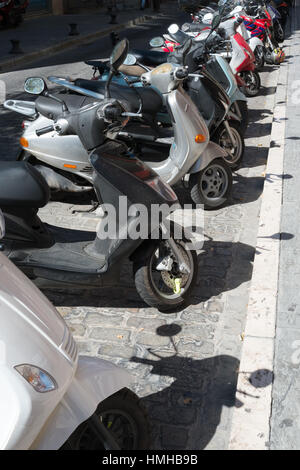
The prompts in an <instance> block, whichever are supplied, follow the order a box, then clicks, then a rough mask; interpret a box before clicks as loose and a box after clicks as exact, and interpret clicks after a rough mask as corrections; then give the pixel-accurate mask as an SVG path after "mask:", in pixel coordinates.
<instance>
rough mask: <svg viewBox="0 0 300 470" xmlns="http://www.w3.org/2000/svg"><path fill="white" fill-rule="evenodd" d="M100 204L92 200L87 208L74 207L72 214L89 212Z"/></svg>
mask: <svg viewBox="0 0 300 470" xmlns="http://www.w3.org/2000/svg"><path fill="white" fill-rule="evenodd" d="M99 206H100V204H99V202H95V201H92V207H91V208H90V209H87V210H78V209H74V210H73V211H72V214H90V213H91V212H94V211H95V210H96V209H98V207H99Z"/></svg>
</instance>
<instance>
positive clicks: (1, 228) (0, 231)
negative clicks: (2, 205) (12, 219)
mask: <svg viewBox="0 0 300 470" xmlns="http://www.w3.org/2000/svg"><path fill="white" fill-rule="evenodd" d="M4 235H5V220H4V215H3V213H2V211H1V209H0V239H1V238H3V237H4Z"/></svg>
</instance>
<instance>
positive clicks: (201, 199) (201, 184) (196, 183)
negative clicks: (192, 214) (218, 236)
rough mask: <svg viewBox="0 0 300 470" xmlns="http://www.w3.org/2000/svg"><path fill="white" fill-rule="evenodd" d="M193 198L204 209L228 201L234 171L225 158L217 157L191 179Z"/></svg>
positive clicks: (218, 205) (215, 207) (221, 204)
mask: <svg viewBox="0 0 300 470" xmlns="http://www.w3.org/2000/svg"><path fill="white" fill-rule="evenodd" d="M189 185H190V189H191V198H192V200H193V201H194V203H195V204H202V205H204V209H217V208H220V207H222V206H223V205H224V204H226V202H227V201H228V199H229V197H230V195H231V189H232V172H231V169H230V167H229V166H228V163H227V162H226V161H225V160H224V159H223V158H216V159H215V160H213V161H212V162H211V163H210V164H209V165H207V167H206V168H204V170H201V171H199V172H198V173H194V174H192V175H191V176H190V181H189Z"/></svg>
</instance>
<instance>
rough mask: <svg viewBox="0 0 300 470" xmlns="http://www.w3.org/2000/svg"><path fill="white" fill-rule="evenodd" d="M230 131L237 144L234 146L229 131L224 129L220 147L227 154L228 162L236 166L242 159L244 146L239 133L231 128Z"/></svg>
mask: <svg viewBox="0 0 300 470" xmlns="http://www.w3.org/2000/svg"><path fill="white" fill-rule="evenodd" d="M230 129H231V134H232V136H233V140H234V143H235V144H234V145H232V142H231V139H230V136H229V134H228V132H227V129H223V131H222V133H221V135H220V139H219V145H220V147H222V148H223V149H224V150H226V152H227V157H226V161H227V162H228V163H229V164H234V163H236V162H237V161H239V159H240V158H241V155H242V150H243V149H242V147H243V146H242V141H241V136H240V135H239V133H238V131H237V130H236V129H235V128H234V127H230Z"/></svg>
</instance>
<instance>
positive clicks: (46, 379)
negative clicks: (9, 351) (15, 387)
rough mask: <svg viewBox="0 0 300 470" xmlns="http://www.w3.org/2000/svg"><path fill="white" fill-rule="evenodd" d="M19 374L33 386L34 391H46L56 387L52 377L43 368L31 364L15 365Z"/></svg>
mask: <svg viewBox="0 0 300 470" xmlns="http://www.w3.org/2000/svg"><path fill="white" fill-rule="evenodd" d="M14 369H16V371H17V372H19V374H21V375H22V377H24V379H25V380H26V381H27V382H28V383H29V384H30V385H31V386H32V387H33V388H34V390H35V391H36V392H39V393H46V392H52V391H53V390H55V389H57V383H56V381H55V380H54V378H53V377H52V376H51V375H50V374H49V373H48V372H46V371H45V370H43V369H40V368H39V367H37V366H33V365H31V364H20V365H18V366H15V367H14Z"/></svg>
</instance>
